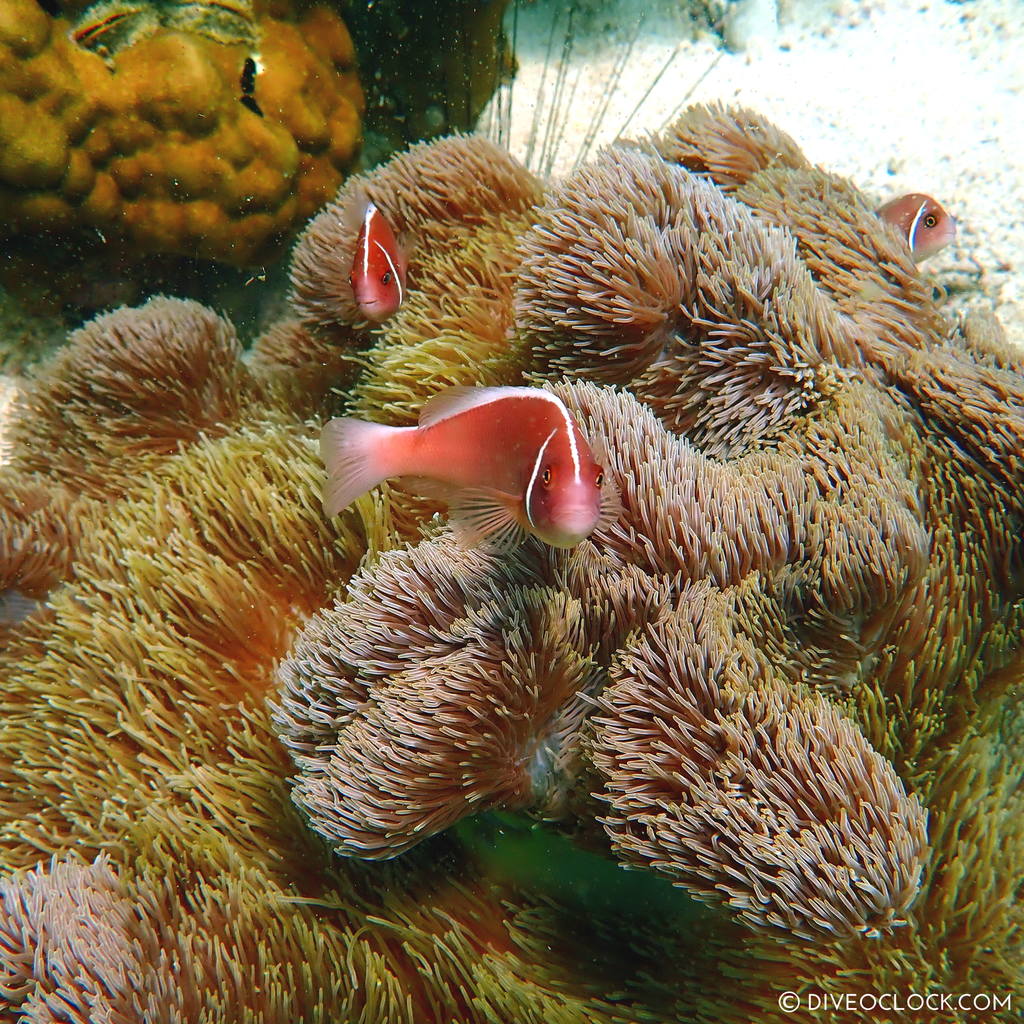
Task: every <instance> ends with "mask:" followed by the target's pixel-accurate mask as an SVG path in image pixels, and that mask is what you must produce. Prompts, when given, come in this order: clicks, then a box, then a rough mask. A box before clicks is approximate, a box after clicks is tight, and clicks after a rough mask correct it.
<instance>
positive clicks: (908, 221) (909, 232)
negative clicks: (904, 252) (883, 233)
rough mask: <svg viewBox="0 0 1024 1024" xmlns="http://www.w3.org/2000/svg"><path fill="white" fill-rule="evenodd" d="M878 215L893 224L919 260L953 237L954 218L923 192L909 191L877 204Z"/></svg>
mask: <svg viewBox="0 0 1024 1024" xmlns="http://www.w3.org/2000/svg"><path fill="white" fill-rule="evenodd" d="M878 216H879V217H881V218H882V220H884V221H885V222H886V223H888V224H892V226H893V227H895V228H896V229H897V230H898V231H899V232H900V234H902V235H903V236H904V237H905V238H906V240H907V245H909V246H910V251H911V253H912V254H913V256H914V261H915V262H917V263H920V262H921V261H922V260H926V259H928V258H930V257H931V256H934V255H935V254H936V253H937V252H940V251H941V250H942V249H945V248H946V246H947V245H949V243H950V242H952V241H953V239H954V238H956V221H955V220H954V219H953V218H952V217H951V216H950V215H949V214H948V213H947V212H946V211H945V210H944V209H943V208H942V206H941V204H940V203H938V202H936V200H934V199H932V197H931V196H926V195H924V194H923V193H922V192H910V193H908V194H907V195H905V196H900V197H899V198H898V199H891V200H890V201H889V202H888V203H886V204H885V205H884V206H881V207H879V209H878Z"/></svg>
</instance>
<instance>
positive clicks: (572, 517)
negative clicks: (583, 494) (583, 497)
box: [541, 506, 601, 548]
mask: <svg viewBox="0 0 1024 1024" xmlns="http://www.w3.org/2000/svg"><path fill="white" fill-rule="evenodd" d="M600 519H601V510H600V509H595V508H593V507H592V506H585V507H583V506H581V507H578V508H568V509H559V512H558V518H557V520H553V521H552V522H551V523H549V524H548V527H547V529H546V530H545V531H544V533H543V535H542V537H541V539H542V540H544V541H545V542H546V543H548V544H550V545H551V546H552V547H556V548H571V547H575V546H576V545H577V544H579V543H580V541H582V540H585V539H586V538H587V537H589V536H590V535H591V534H592V533H593V532H594V530H595V529H596V527H597V524H598V522H599V521H600Z"/></svg>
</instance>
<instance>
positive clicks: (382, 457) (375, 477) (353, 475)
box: [320, 416, 401, 519]
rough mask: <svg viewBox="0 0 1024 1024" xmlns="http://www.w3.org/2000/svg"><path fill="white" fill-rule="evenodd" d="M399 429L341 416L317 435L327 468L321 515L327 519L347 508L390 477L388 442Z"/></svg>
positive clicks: (321, 455) (321, 454)
mask: <svg viewBox="0 0 1024 1024" xmlns="http://www.w3.org/2000/svg"><path fill="white" fill-rule="evenodd" d="M399 432H401V428H399V427H388V426H385V425H384V424H382V423H367V422H366V421H365V420H357V419H353V418H352V417H350V416H342V417H340V418H339V419H334V420H331V421H330V422H329V423H328V424H327V425H326V426H325V427H324V429H323V432H322V433H321V434H320V457H321V458H322V459H323V461H324V466H326V468H327V483H326V484H325V485H324V514H325V515H326V516H327V518H328V519H331V518H333V517H334V516H336V515H337V514H338V513H339V512H340V511H341V510H342V509H343V508H347V507H348V506H349V505H351V504H352V502H353V501H355V500H356V498H358V497H359V496H360V495H363V494H365V493H366V492H367V491H369V490H372V489H373V488H374V487H376V486H377V484H379V483H382V482H383V481H384V480H386V479H387V478H388V477H389V476H392V475H393V473H392V469H391V466H390V465H389V459H388V442H389V440H391V439H392V438H393V437H394V436H395V434H396V433H399Z"/></svg>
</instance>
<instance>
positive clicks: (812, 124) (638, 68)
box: [492, 0, 1024, 344]
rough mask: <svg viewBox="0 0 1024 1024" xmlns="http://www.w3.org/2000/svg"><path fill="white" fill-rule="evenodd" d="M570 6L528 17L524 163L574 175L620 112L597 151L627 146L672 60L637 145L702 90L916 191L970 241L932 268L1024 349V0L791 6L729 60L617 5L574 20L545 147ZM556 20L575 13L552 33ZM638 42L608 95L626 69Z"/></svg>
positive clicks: (890, 188) (665, 20) (523, 10)
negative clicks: (976, 290)
mask: <svg viewBox="0 0 1024 1024" xmlns="http://www.w3.org/2000/svg"><path fill="white" fill-rule="evenodd" d="M567 6H568V5H567V4H566V3H565V0H560V2H554V0H540V2H538V3H536V4H531V5H529V6H527V5H525V4H524V3H521V4H520V7H519V14H518V17H519V26H518V45H517V53H518V59H519V65H520V73H519V77H518V79H517V81H516V83H515V85H514V88H513V90H512V102H511V109H512V118H511V124H510V131H509V138H508V144H509V146H510V148H511V150H512V152H513V153H515V154H516V155H517V156H519V157H520V158H521V159H522V158H524V157H525V156H526V155H527V153H528V151H529V152H530V160H529V164H530V166H531V167H532V168H534V169H535V170H540V171H546V170H550V173H551V174H553V175H555V176H559V175H563V174H565V173H567V172H568V171H570V170H571V169H572V167H573V165H574V164H575V163H576V161H577V159H578V157H579V154H580V151H581V148H582V147H583V144H584V140H585V139H586V136H587V133H588V130H589V128H590V127H591V126H592V124H593V116H594V113H595V111H598V110H599V109H600V108H601V105H602V104H603V103H604V102H605V100H606V99H607V100H608V101H609V102H608V107H607V113H606V115H605V117H604V119H603V121H602V123H601V125H600V127H599V129H598V131H597V134H596V136H595V138H594V143H593V146H592V147H591V149H590V152H591V153H592V152H594V151H596V149H597V148H598V147H599V146H600V145H602V144H606V143H608V142H611V141H613V140H614V139H615V138H616V137H617V136H618V135H619V134H620V133H621V132H622V129H623V127H624V126H626V125H627V121H628V120H629V118H630V114H631V112H632V111H633V110H634V108H635V107H636V104H637V102H638V101H639V100H640V99H641V97H643V95H644V93H645V92H646V90H648V88H649V87H650V86H651V83H652V82H653V81H654V79H655V78H656V77H657V75H658V73H659V71H660V70H661V69H662V68H663V67H664V66H665V64H666V62H669V67H668V70H667V71H666V72H665V73H664V75H663V76H662V78H661V80H660V81H659V82H658V84H657V85H656V86H655V87H654V88H653V89H652V90H651V92H650V94H649V95H648V96H647V98H646V99H645V100H644V102H643V104H642V105H641V107H640V109H639V111H637V112H636V113H635V114H634V115H633V117H632V120H631V121H630V122H629V124H628V126H627V127H626V130H625V133H624V134H625V135H627V136H634V137H635V136H637V135H641V134H644V133H646V132H655V131H658V130H659V129H660V128H661V127H663V126H664V124H665V123H666V122H667V121H669V120H670V119H671V118H672V116H673V114H674V113H675V112H676V111H677V110H678V108H679V107H680V105H681V104H682V103H683V102H684V96H685V94H686V93H688V92H690V91H691V90H692V94H691V95H690V96H689V98H688V99H687V100H685V102H687V103H690V102H708V101H712V100H721V101H724V102H728V103H740V104H743V105H746V106H749V107H752V108H754V109H756V110H758V111H759V112H761V113H762V114H764V115H766V116H767V117H768V118H770V119H771V120H773V121H774V122H775V123H776V124H777V125H778V126H779V127H780V128H782V129H783V130H785V131H786V132H788V133H789V134H790V135H792V136H793V137H794V138H795V139H796V141H797V142H798V143H799V144H800V146H801V147H802V148H803V149H804V152H805V153H806V154H807V156H808V158H809V159H811V160H812V161H814V162H815V163H818V164H821V165H822V166H823V167H826V168H827V169H829V170H832V171H835V172H837V173H840V174H844V175H847V176H849V177H850V178H851V179H853V181H854V182H856V183H857V184H858V185H859V186H860V187H861V188H863V189H864V190H865V191H866V192H867V193H868V194H869V195H871V196H873V197H875V198H876V199H877V200H878V201H879V202H882V201H884V200H885V199H889V198H892V197H894V196H897V195H901V194H903V193H905V192H912V191H914V192H917V191H920V192H927V193H930V194H931V195H934V196H935V198H936V199H938V200H939V202H941V203H942V204H943V205H944V206H946V208H947V209H948V210H949V211H950V212H951V213H952V214H953V216H954V217H956V219H957V222H958V225H959V229H960V230H959V238H958V240H957V243H956V244H955V246H953V247H951V249H949V250H947V251H946V252H944V253H942V254H941V255H939V256H938V257H936V258H935V259H934V260H931V261H929V262H928V263H927V264H926V266H927V267H928V268H929V270H930V271H931V272H932V273H934V274H935V275H936V280H937V281H939V282H940V283H944V284H949V285H951V286H953V287H956V286H957V284H958V283H959V284H962V283H964V282H968V283H973V282H977V283H978V284H979V285H980V287H981V289H982V290H983V292H984V294H985V295H986V296H987V297H988V299H989V302H990V304H991V305H992V306H993V307H995V308H996V310H997V312H998V313H999V315H1000V318H1001V319H1002V320H1003V321H1004V323H1005V324H1006V326H1007V328H1008V329H1009V330H1010V332H1011V336H1013V335H1015V336H1016V337H1017V338H1018V339H1020V340H1021V342H1022V344H1024V201H1022V198H1021V193H1022V190H1024V131H1022V128H1021V126H1022V125H1024V59H1022V54H1024V5H1022V4H1021V3H1020V0H975V2H972V3H969V4H966V3H964V4H959V3H952V2H941V0H923V2H917V3H913V4H910V3H907V2H906V0H879V2H868V3H863V2H861V3H852V2H845V3H833V4H831V5H825V4H822V3H820V2H818V3H812V2H810V0H805V2H804V3H802V4H798V3H792V4H791V5H790V7H791V8H792V18H791V20H790V21H789V22H788V23H785V22H784V23H783V24H782V26H781V27H780V29H779V31H778V33H777V34H776V35H775V37H774V38H771V37H768V38H766V39H764V40H760V41H755V42H754V44H753V45H752V46H751V47H750V48H749V49H747V50H746V51H744V52H741V53H730V52H727V51H724V50H723V49H722V46H721V44H720V42H719V41H718V40H717V39H714V38H711V37H709V36H707V35H705V36H703V37H702V38H699V39H697V40H696V41H693V40H690V39H689V38H688V35H689V28H688V25H687V22H686V19H685V16H684V15H683V13H681V7H682V5H681V4H679V3H678V2H675V3H671V2H667V0H660V2H659V3H657V4H654V5H653V6H651V7H650V13H649V14H648V16H647V17H646V19H645V21H644V23H643V25H642V27H641V28H640V30H639V32H637V23H638V18H639V9H640V5H639V4H636V3H634V2H632V0H629V2H627V0H618V2H617V3H614V4H612V5H608V4H604V5H603V6H602V8H601V10H600V11H595V10H586V11H584V12H582V13H578V14H577V16H576V18H575V20H574V26H573V27H574V39H573V43H572V53H571V57H570V60H569V62H568V63H567V69H568V70H567V73H566V74H565V76H564V83H563V85H562V87H561V93H560V96H559V99H560V102H559V104H558V113H557V115H556V116H557V117H558V118H559V120H556V121H555V126H556V130H555V131H554V132H552V133H551V134H550V135H549V138H548V144H547V146H546V147H545V146H544V144H543V143H544V137H545V133H546V131H547V129H546V125H547V122H548V120H549V116H548V115H549V112H550V109H551V107H552V100H553V98H554V96H555V93H556V72H557V64H558V59H559V55H560V53H561V50H562V44H563V40H564V36H565V14H564V11H565V9H566V8H567ZM645 6H647V5H645ZM556 9H557V10H560V11H562V12H563V13H562V15H561V20H560V21H559V22H558V23H557V24H556V30H555V33H554V35H553V36H552V35H551V32H550V27H551V19H552V12H553V11H554V10H556ZM506 24H507V25H509V26H510V22H506ZM634 36H635V37H636V38H635V42H634V43H633V48H632V51H631V53H630V55H629V59H628V61H625V62H621V63H624V64H625V66H624V68H623V71H622V75H621V78H620V79H619V81H618V83H617V86H616V88H615V89H614V92H613V93H611V95H609V90H610V85H611V84H612V82H613V79H614V75H615V69H616V62H617V59H618V58H620V57H621V56H622V55H624V54H625V52H626V48H627V47H628V46H629V44H630V41H631V39H633V37H634ZM549 38H550V39H553V45H552V47H551V52H552V58H551V61H550V63H549V65H548V70H547V74H546V75H545V72H544V67H545V58H546V52H547V47H548V40H549ZM702 76H704V77H703V78H702ZM538 104H539V106H540V111H541V115H540V117H539V118H538V121H537V127H536V129H535V130H534V131H533V135H534V141H533V146H532V150H531V147H530V137H531V128H533V125H534V111H535V110H536V109H537V108H538ZM561 118H564V123H563V122H562V121H561V120H560V119H561ZM558 129H560V130H558ZM492 131H493V130H492ZM556 137H557V143H556V141H555V139H556Z"/></svg>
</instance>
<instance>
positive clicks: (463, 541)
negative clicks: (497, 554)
mask: <svg viewBox="0 0 1024 1024" xmlns="http://www.w3.org/2000/svg"><path fill="white" fill-rule="evenodd" d="M519 506H520V501H519V499H518V498H516V497H515V496H514V495H511V494H506V493H505V492H504V491H499V490H495V489H494V488H491V487H472V488H464V489H463V490H461V491H459V492H458V493H457V494H455V495H453V497H452V501H451V505H450V508H449V525H450V526H451V528H452V532H453V533H454V534H455V539H456V541H458V543H459V545H460V546H461V547H464V548H472V547H479V546H481V545H486V546H487V547H488V548H490V549H491V550H497V551H513V550H515V549H516V548H517V547H519V545H520V544H522V543H523V541H524V540H526V538H527V532H526V530H525V529H524V528H523V526H522V524H521V523H520V522H519Z"/></svg>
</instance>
